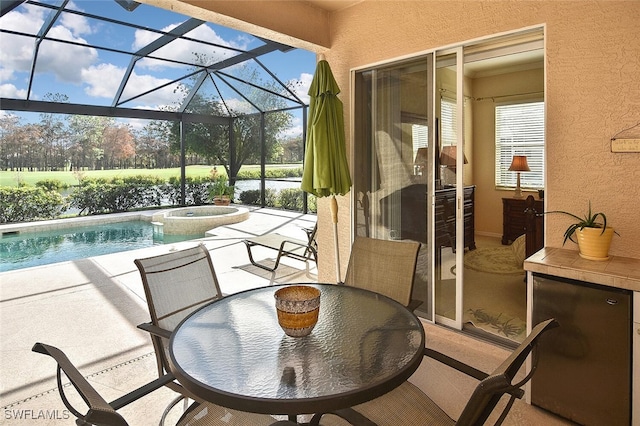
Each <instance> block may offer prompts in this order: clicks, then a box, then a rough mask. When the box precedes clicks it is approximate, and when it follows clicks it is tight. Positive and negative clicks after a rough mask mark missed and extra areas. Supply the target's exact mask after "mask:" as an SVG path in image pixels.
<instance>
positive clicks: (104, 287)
mask: <svg viewBox="0 0 640 426" xmlns="http://www.w3.org/2000/svg"><path fill="white" fill-rule="evenodd" d="M315 220H316V217H315V216H314V215H302V214H300V213H295V212H286V211H282V210H277V209H252V213H251V215H250V218H249V219H248V220H247V221H245V222H241V223H238V224H234V225H228V226H223V227H219V228H216V230H215V232H214V234H215V235H214V236H211V237H208V238H205V239H202V241H203V242H204V244H205V245H206V246H207V248H208V249H209V250H210V252H211V255H212V259H213V263H214V267H215V269H216V272H217V275H218V279H219V281H220V286H221V288H222V291H223V293H225V294H231V293H235V292H238V291H242V290H245V289H249V288H253V287H258V286H264V285H269V284H271V283H274V282H278V283H288V282H314V281H316V270H315V265H314V264H313V263H311V264H310V268H306V267H305V264H304V263H302V262H299V261H296V260H292V259H285V260H283V267H281V268H279V269H278V271H277V273H276V274H271V273H268V272H266V271H263V270H260V269H258V268H255V267H253V266H251V265H250V264H249V259H248V257H247V253H246V248H245V245H244V244H243V243H242V239H243V238H246V237H249V236H253V235H260V234H263V233H269V232H278V233H283V234H287V235H291V236H292V237H295V238H303V237H301V235H302V236H303V235H304V233H302V231H301V229H300V228H302V227H309V226H313V224H314V223H315ZM193 244H194V242H193V241H191V242H182V243H175V244H168V245H159V246H154V247H151V248H147V249H141V250H134V251H128V252H122V253H117V254H111V255H104V256H98V257H93V258H88V259H83V260H78V261H71V262H63V263H58V264H53V265H48V266H40V267H34V268H28V269H23V270H18V271H9V272H3V273H0V407H1V409H2V412H1V413H0V416H1V417H0V418H2V420H1V421H0V423H2V424H3V425H20V426H24V425H31V424H38V425H42V426H45V425H65V424H69V425H70V424H74V422H73V419H72V418H70V417H69V413H68V412H67V411H65V407H64V406H63V404H62V402H61V400H60V396H59V394H58V391H57V389H56V384H55V363H54V362H53V360H51V359H48V358H46V357H44V356H42V355H39V354H35V353H33V352H31V347H32V346H33V344H34V343H35V342H44V343H48V344H52V345H54V346H58V347H59V348H61V349H62V350H64V351H65V352H66V353H67V355H68V356H69V358H70V359H71V360H72V361H73V362H74V363H76V364H77V366H78V367H79V368H80V370H81V371H82V372H83V373H84V374H85V375H86V377H87V378H88V380H89V381H90V382H91V383H92V384H93V385H94V386H95V387H96V388H97V389H98V391H99V392H101V393H102V394H103V395H104V396H105V398H106V399H107V400H111V399H115V398H117V397H119V396H121V395H123V394H124V393H126V392H128V391H130V390H132V389H134V388H136V387H137V386H140V385H142V384H144V383H147V382H149V381H151V380H153V379H154V378H156V377H157V370H156V364H155V355H154V353H153V347H152V345H151V342H150V340H149V337H148V335H147V334H146V333H145V332H143V331H141V330H139V329H138V328H137V327H136V326H137V325H138V324H140V323H142V322H146V321H148V319H149V314H148V310H147V306H146V301H145V297H144V291H143V289H142V283H141V280H140V276H139V273H138V271H137V269H136V267H135V265H134V263H133V260H134V259H136V258H138V257H147V256H152V255H155V254H159V253H162V252H165V251H168V250H173V249H179V248H181V247H186V246H190V245H193ZM320 249H321V250H322V248H320ZM273 254H274V252H273V251H270V250H265V251H264V253H262V254H261V253H260V252H259V251H258V252H256V254H255V258H256V259H259V258H273ZM425 327H426V330H427V336H428V339H427V340H428V342H429V344H435V345H436V346H438V345H440V346H444V347H445V348H448V349H447V350H450V351H452V352H454V353H453V355H455V353H462V354H466V355H465V356H466V357H467V358H468V357H471V358H472V359H470V361H471V362H473V361H474V359H473V358H478V359H476V361H480V366H481V367H482V364H485V365H486V366H487V368H491V365H492V364H495V363H496V362H498V363H499V362H500V360H501V358H502V357H505V356H506V353H507V352H505V350H504V349H501V348H497V347H494V346H491V345H489V344H486V343H482V344H479V342H478V341H476V340H474V339H473V338H468V337H465V338H461V336H460V334H459V333H455V332H452V331H450V330H447V329H444V328H442V327H440V326H434V325H430V324H426V325H425ZM478 348H481V349H480V352H478ZM487 363H488V364H487ZM424 364H425V368H424V369H423V368H422V367H421V369H420V370H419V371H418V372H417V373H416V378H415V379H416V380H417V381H419V382H420V383H422V382H423V381H425V380H426V381H427V382H428V383H437V384H439V383H443V382H442V380H443V378H442V377H441V376H440V375H439V374H440V373H438V372H437V371H435V370H434V371H435V372H434V373H432V377H424V375H425V374H428V372H429V371H431V370H429V368H428V365H426V363H424ZM496 365H497V364H496ZM447 381H449V379H446V380H445V382H447ZM464 386H466V385H464V384H463V387H464ZM449 395H450V396H446V395H445V396H444V400H445V402H446V401H447V400H448V401H449V403H450V405H451V408H450V409H451V410H453V411H454V412H455V410H457V409H458V408H457V407H458V406H459V403H456V401H457V400H459V399H460V398H459V396H458V395H455V394H449ZM175 397H176V394H175V393H173V392H172V391H170V390H168V389H161V390H159V391H156V392H154V393H153V394H151V395H148V396H146V397H145V398H143V399H141V400H138V401H136V402H134V403H132V404H131V405H129V406H127V407H125V408H123V409H122V410H120V413H121V414H122V415H123V416H124V417H125V418H126V419H127V420H128V421H129V423H130V424H131V425H132V426H137V425H140V426H148V425H154V424H158V422H159V420H160V417H161V414H162V412H163V410H164V409H165V407H166V406H167V405H168V404H169V402H170V401H172V400H173V399H174V398H175ZM434 398H439V397H438V395H434ZM462 400H464V396H463V397H462ZM505 424H507V425H539V424H545V425H554V424H558V425H562V424H566V422H564V421H562V420H559V419H556V418H554V417H553V416H551V415H548V414H547V413H545V412H543V411H541V410H539V409H537V408H535V407H532V406H529V405H527V404H525V403H523V402H520V401H518V402H516V405H515V406H514V408H513V415H510V416H509V417H508V418H507V420H506V422H505ZM394 426H395V425H394Z"/></svg>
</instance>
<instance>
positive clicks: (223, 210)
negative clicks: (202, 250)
mask: <svg viewBox="0 0 640 426" xmlns="http://www.w3.org/2000/svg"><path fill="white" fill-rule="evenodd" d="M248 218H249V210H248V209H246V208H243V207H233V206H229V207H226V206H194V207H181V208H178V209H172V210H169V211H165V212H162V213H158V214H155V215H153V219H152V223H153V224H154V225H155V226H156V227H157V228H159V229H161V230H162V233H163V234H167V235H204V233H205V232H206V231H208V230H210V229H213V228H215V227H217V226H221V225H229V224H232V223H238V222H242V221H245V220H247V219H248Z"/></svg>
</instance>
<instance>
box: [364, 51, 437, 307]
mask: <svg viewBox="0 0 640 426" xmlns="http://www.w3.org/2000/svg"><path fill="white" fill-rule="evenodd" d="M432 68H433V64H432V55H431V54H429V55H425V56H421V57H418V58H413V59H411V60H409V61H400V62H395V63H393V64H390V65H388V66H377V67H375V68H372V69H364V70H360V71H357V72H355V73H354V76H353V78H354V88H355V90H354V118H355V120H354V121H355V127H354V143H355V145H354V149H355V152H356V157H355V158H356V160H355V162H354V167H353V168H354V173H353V175H354V182H353V193H354V198H355V200H354V201H355V203H354V222H355V223H354V225H355V226H354V233H355V234H356V235H360V236H366V237H371V238H378V239H384V240H413V241H419V242H420V243H421V244H422V248H421V249H420V253H419V259H418V268H417V271H416V276H415V281H414V294H413V299H417V300H420V301H422V304H421V305H420V307H419V308H418V309H417V312H418V313H419V314H420V315H421V316H423V317H426V318H429V319H433V297H432V282H433V281H432V269H431V267H430V265H431V264H432V254H431V253H432V249H431V242H430V241H431V228H430V226H429V223H430V222H429V220H428V216H429V212H430V206H431V203H430V198H429V194H430V193H431V192H432V190H433V188H432V186H433V182H434V179H435V167H434V161H433V159H434V157H435V150H434V144H433V140H434V135H435V130H434V126H433V125H432V123H433V122H434V117H433V112H432V111H433V71H432Z"/></svg>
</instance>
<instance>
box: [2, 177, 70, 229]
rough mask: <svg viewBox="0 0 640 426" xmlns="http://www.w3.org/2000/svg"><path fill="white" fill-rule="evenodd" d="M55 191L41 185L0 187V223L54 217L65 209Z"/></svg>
mask: <svg viewBox="0 0 640 426" xmlns="http://www.w3.org/2000/svg"><path fill="white" fill-rule="evenodd" d="M67 207H68V205H67V202H66V201H65V199H64V198H63V197H62V195H61V194H60V193H58V192H56V191H47V190H46V189H44V188H42V187H27V186H21V187H17V188H10V187H0V223H14V222H30V221H34V220H46V219H55V218H57V217H59V216H60V215H61V214H62V213H64V212H65V211H66V210H67Z"/></svg>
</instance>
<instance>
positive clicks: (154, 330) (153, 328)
mask: <svg viewBox="0 0 640 426" xmlns="http://www.w3.org/2000/svg"><path fill="white" fill-rule="evenodd" d="M138 328H139V329H140V330H144V331H147V332H149V333H151V334H152V335H154V336H158V337H164V338H165V339H170V338H171V332H170V331H169V330H165V329H164V328H160V327H158V326H157V325H154V324H151V323H150V322H145V323H142V324H139V325H138Z"/></svg>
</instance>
